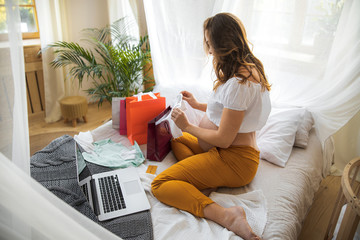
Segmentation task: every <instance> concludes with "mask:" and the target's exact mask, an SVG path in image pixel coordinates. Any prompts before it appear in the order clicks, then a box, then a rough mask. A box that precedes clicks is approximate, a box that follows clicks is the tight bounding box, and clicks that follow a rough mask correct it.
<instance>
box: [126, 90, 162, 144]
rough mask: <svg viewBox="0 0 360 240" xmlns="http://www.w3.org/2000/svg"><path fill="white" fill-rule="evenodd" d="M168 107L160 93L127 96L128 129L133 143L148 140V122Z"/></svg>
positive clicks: (143, 142) (129, 137) (141, 142)
mask: <svg viewBox="0 0 360 240" xmlns="http://www.w3.org/2000/svg"><path fill="white" fill-rule="evenodd" d="M165 108H166V99H165V97H161V96H160V93H155V94H154V93H152V92H150V93H140V94H138V95H135V96H132V97H127V98H126V130H127V136H128V139H129V140H130V142H131V144H134V141H136V142H137V144H139V145H141V144H145V143H146V142H147V128H148V122H149V121H150V120H151V119H153V118H155V117H156V116H157V115H159V113H161V112H162V111H163V110H164V109H165Z"/></svg>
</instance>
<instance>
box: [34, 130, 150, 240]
mask: <svg viewBox="0 0 360 240" xmlns="http://www.w3.org/2000/svg"><path fill="white" fill-rule="evenodd" d="M88 166H89V168H90V171H91V172H92V174H94V173H98V172H103V171H109V170H111V169H109V168H106V167H101V166H98V165H96V164H91V163H90V164H89V165H88ZM30 171H31V176H32V177H33V178H34V179H35V180H37V181H38V182H40V183H41V184H42V185H43V186H44V187H46V188H47V189H48V190H49V191H51V192H52V193H53V194H55V195H56V196H57V197H59V198H60V199H62V200H63V201H65V202H66V203H67V204H69V205H70V206H72V207H73V208H75V209H76V210H78V211H79V212H81V213H82V214H84V215H85V216H87V217H88V218H90V219H91V220H93V221H94V222H96V223H98V224H100V225H101V226H103V227H105V228H106V229H108V230H109V231H111V232H113V233H114V234H116V235H117V236H119V237H121V238H123V239H129V240H135V239H153V229H152V222H151V215H150V211H143V212H139V213H135V214H131V215H128V216H123V217H118V218H115V219H111V220H107V221H103V222H100V221H98V220H97V218H96V215H95V214H94V212H93V211H92V209H91V207H90V205H89V203H88V202H87V200H86V198H85V195H84V194H83V192H82V191H81V188H80V187H79V185H78V183H77V176H76V174H77V173H76V164H75V140H74V139H73V138H72V137H71V136H68V135H64V136H62V137H59V138H57V139H55V140H53V141H52V142H51V143H50V144H49V145H48V146H46V147H45V148H44V149H42V150H41V151H38V152H36V153H35V154H34V155H33V156H32V157H31V159H30Z"/></svg>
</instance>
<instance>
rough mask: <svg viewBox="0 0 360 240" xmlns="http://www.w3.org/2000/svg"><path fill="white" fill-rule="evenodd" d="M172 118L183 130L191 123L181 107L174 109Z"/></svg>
mask: <svg viewBox="0 0 360 240" xmlns="http://www.w3.org/2000/svg"><path fill="white" fill-rule="evenodd" d="M171 119H172V120H173V121H174V122H175V124H176V126H178V128H180V129H181V130H182V131H185V129H186V128H187V127H188V126H189V125H190V123H189V121H188V119H187V117H186V115H185V113H184V112H183V111H182V110H181V109H180V108H174V109H173V111H172V113H171Z"/></svg>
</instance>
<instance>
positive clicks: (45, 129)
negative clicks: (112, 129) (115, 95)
mask: <svg viewBox="0 0 360 240" xmlns="http://www.w3.org/2000/svg"><path fill="white" fill-rule="evenodd" d="M86 118H87V123H85V122H83V121H80V122H78V123H77V124H76V127H72V124H71V122H68V123H64V120H60V121H58V122H54V123H46V122H45V120H44V112H40V113H35V114H32V115H30V116H29V136H30V155H33V154H34V153H35V152H36V151H39V150H41V149H43V148H44V147H45V146H46V145H48V144H49V143H50V142H51V141H52V140H54V139H55V138H57V137H60V136H62V135H64V134H68V135H70V136H72V137H73V136H74V135H76V134H78V133H79V132H86V131H89V130H93V129H95V128H97V127H98V126H100V125H102V124H104V123H105V122H107V121H109V120H110V119H111V105H110V104H109V103H108V102H104V103H103V104H102V106H100V107H98V105H97V103H93V104H89V107H88V113H87V115H86Z"/></svg>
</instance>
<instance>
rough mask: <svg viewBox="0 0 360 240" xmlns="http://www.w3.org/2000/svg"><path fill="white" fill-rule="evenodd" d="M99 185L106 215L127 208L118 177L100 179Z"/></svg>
mask: <svg viewBox="0 0 360 240" xmlns="http://www.w3.org/2000/svg"><path fill="white" fill-rule="evenodd" d="M99 184H100V192H101V199H102V203H103V206H104V212H105V213H107V212H113V211H116V210H120V209H124V208H126V205H125V201H124V197H123V194H122V192H121V188H120V183H119V180H118V176H116V175H115V176H107V177H103V178H99Z"/></svg>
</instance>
